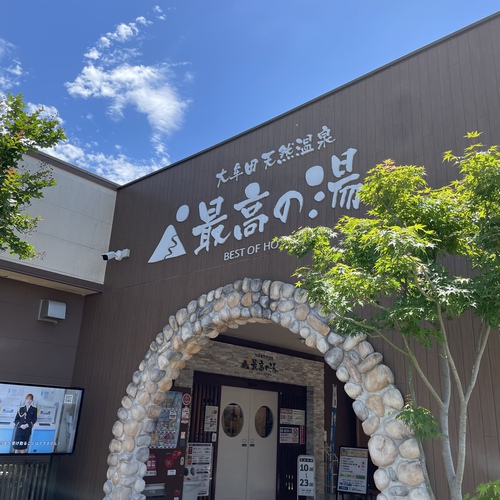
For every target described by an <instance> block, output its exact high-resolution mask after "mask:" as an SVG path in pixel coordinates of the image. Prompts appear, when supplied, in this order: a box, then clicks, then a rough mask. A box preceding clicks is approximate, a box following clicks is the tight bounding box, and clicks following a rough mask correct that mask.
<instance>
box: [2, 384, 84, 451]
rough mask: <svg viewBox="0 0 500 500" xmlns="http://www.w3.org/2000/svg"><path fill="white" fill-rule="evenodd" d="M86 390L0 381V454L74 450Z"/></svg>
mask: <svg viewBox="0 0 500 500" xmlns="http://www.w3.org/2000/svg"><path fill="white" fill-rule="evenodd" d="M83 392H84V390H83V389H81V388H76V387H66V388H65V387H49V386H39V385H29V384H15V383H7V382H0V455H13V454H29V455H33V454H44V455H51V454H63V455H67V454H71V453H74V451H75V443H76V435H77V430H78V423H79V419H80V412H81V407H82V400H83Z"/></svg>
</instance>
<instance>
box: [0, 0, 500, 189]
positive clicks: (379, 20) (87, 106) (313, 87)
mask: <svg viewBox="0 0 500 500" xmlns="http://www.w3.org/2000/svg"><path fill="white" fill-rule="evenodd" d="M499 7H500V3H499V2H498V0H496V1H490V0H487V1H481V0H478V1H475V2H472V1H471V0H467V1H466V0H433V1H427V0H421V1H419V2H408V1H403V2H401V1H384V0H380V1H379V2H373V0H343V1H337V0H329V1H328V0H307V1H306V0H250V1H248V0H247V1H243V0H214V1H212V2H207V1H204V0H177V1H160V0H155V1H149V0H120V1H116V0H104V1H103V0H100V1H95V0H86V1H85V2H73V1H71V0H69V1H68V0H46V1H44V2H40V1H33V0H26V1H24V2H14V1H11V2H6V4H5V5H3V7H2V16H1V19H0V94H1V93H6V92H10V93H12V94H18V93H19V92H22V93H23V95H24V97H25V101H26V102H27V103H28V105H29V107H30V108H31V107H33V109H34V107H36V106H40V105H43V106H44V107H45V109H46V112H47V113H57V115H58V116H59V118H60V119H61V121H62V125H63V127H64V128H65V130H66V133H67V136H68V141H67V142H66V143H64V144H61V145H59V146H58V147H57V148H56V149H54V150H52V151H50V153H51V154H53V155H54V156H57V157H59V158H61V159H63V160H65V161H68V162H69V163H72V164H74V165H77V166H79V167H81V168H84V169H87V170H90V171H92V172H94V173H97V174H98V175H101V176H103V177H106V178H108V179H110V180H113V181H115V182H118V183H125V182H128V181H131V180H133V179H136V178H138V177H140V176H142V175H145V174H147V173H149V172H151V171H153V170H156V169H158V168H161V167H164V166H166V165H168V164H171V163H174V162H177V161H179V160H182V159H183V158H186V157H188V156H190V155H192V154H195V153H197V152H199V151H202V150H203V149H206V148H208V147H211V146H213V145H215V144H217V143H219V142H221V141H224V140H225V139H228V138H230V137H232V136H234V135H236V134H239V133H241V132H244V131H245V130H248V129H249V128H252V127H254V126H256V125H259V124H260V123H262V122H264V121H267V120H270V119H272V118H274V117H275V116H278V115H280V114H281V113H284V112H286V111H288V110H290V109H293V108H294V107H296V106H299V105H301V104H303V103H305V102H307V101H309V100H311V99H314V98H315V97H318V96H319V95H321V94H323V93H325V92H328V91H330V90H333V89H335V88H336V87H339V86H340V85H343V84H345V83H347V82H349V81H351V80H353V79H355V78H357V77H359V76H362V75H364V74H366V73H368V72H370V71H372V70H374V69H376V68H378V67H380V66H382V65H384V64H387V63H389V62H391V61H393V60H394V59H397V58H399V57H401V56H404V55H405V54H408V53H409V52H412V51H414V50H416V49H418V48H420V47H423V46H425V45H427V44H429V43H431V42H433V41H435V40H438V39H439V38H442V37H443V36H446V35H448V34H450V33H452V32H454V31H456V30H458V29H460V28H463V27H465V26H467V25H469V24H472V23H473V22H475V21H478V20H480V19H482V18H484V17H486V16H488V15H490V14H493V13H495V12H497V11H498V10H499Z"/></svg>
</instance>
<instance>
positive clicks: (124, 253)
mask: <svg viewBox="0 0 500 500" xmlns="http://www.w3.org/2000/svg"><path fill="white" fill-rule="evenodd" d="M129 257H130V250H129V249H128V248H124V249H123V250H117V251H116V252H106V253H103V254H102V258H103V260H112V259H115V260H122V259H128V258H129Z"/></svg>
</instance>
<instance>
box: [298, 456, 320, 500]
mask: <svg viewBox="0 0 500 500" xmlns="http://www.w3.org/2000/svg"><path fill="white" fill-rule="evenodd" d="M314 469H315V467H314V457H313V456H311V455H299V457H298V458H297V499H298V498H299V497H301V496H305V497H313V498H316V493H315V492H316V488H315V484H314V472H315V471H314Z"/></svg>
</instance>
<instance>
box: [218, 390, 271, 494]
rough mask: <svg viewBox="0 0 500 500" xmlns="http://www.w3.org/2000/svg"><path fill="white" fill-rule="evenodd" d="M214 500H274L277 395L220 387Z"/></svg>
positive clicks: (269, 392)
mask: <svg viewBox="0 0 500 500" xmlns="http://www.w3.org/2000/svg"><path fill="white" fill-rule="evenodd" d="M220 398H221V399H220V411H221V418H220V423H219V446H218V453H217V476H216V492H215V498H216V499H217V500H275V499H276V458H277V427H278V424H279V421H278V393H276V392H271V391H261V390H257V389H245V388H241V387H228V386H222V388H221V396H220Z"/></svg>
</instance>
